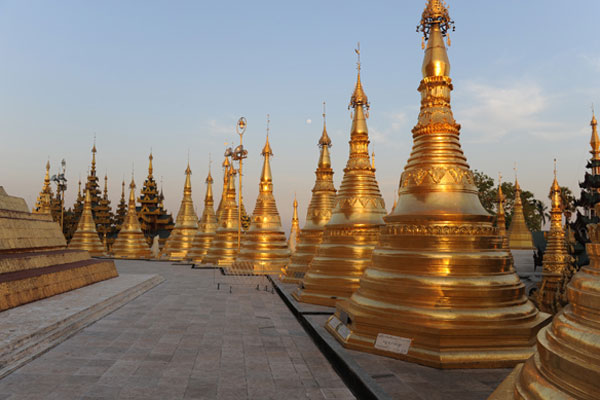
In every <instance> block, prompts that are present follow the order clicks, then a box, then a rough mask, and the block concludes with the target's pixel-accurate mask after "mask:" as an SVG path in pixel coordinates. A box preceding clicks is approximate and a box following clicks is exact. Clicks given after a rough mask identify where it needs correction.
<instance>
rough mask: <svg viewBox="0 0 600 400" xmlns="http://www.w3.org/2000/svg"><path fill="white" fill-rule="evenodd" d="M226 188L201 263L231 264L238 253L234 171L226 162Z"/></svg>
mask: <svg viewBox="0 0 600 400" xmlns="http://www.w3.org/2000/svg"><path fill="white" fill-rule="evenodd" d="M225 173H226V174H227V175H228V177H227V179H226V180H227V190H226V191H225V194H224V199H223V211H222V212H221V217H220V218H219V224H218V226H217V230H216V232H215V237H214V238H213V240H212V243H211V245H210V249H209V250H208V252H207V253H206V255H205V256H204V258H203V259H202V264H215V265H231V264H232V263H233V261H235V257H236V256H237V254H238V243H237V241H238V207H237V204H236V201H235V200H236V195H235V171H234V170H233V167H232V166H231V165H230V164H229V163H228V165H227V167H226V172H225Z"/></svg>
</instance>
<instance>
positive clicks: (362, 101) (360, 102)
mask: <svg viewBox="0 0 600 400" xmlns="http://www.w3.org/2000/svg"><path fill="white" fill-rule="evenodd" d="M354 51H355V52H356V54H357V56H358V61H357V63H356V65H357V69H358V74H357V77H356V86H355V87H354V93H352V97H350V104H349V105H348V109H350V108H351V107H352V108H356V107H366V109H367V115H366V117H367V118H368V117H369V116H368V110H369V100H368V99H367V95H366V94H365V92H364V91H363V88H362V83H361V81H360V69H361V62H360V42H359V43H358V46H357V48H356V49H354Z"/></svg>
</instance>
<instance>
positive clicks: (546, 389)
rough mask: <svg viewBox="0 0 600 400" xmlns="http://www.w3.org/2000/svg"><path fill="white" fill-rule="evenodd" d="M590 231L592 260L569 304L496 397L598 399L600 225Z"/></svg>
mask: <svg viewBox="0 0 600 400" xmlns="http://www.w3.org/2000/svg"><path fill="white" fill-rule="evenodd" d="M597 211H598V210H597ZM588 236H589V238H590V240H591V243H588V244H586V249H587V253H588V255H589V257H590V264H589V265H587V266H583V267H581V270H580V271H579V272H577V273H576V274H575V275H574V276H573V278H572V279H571V282H570V283H569V285H568V286H567V297H568V299H569V304H568V305H567V306H566V307H565V308H563V309H562V310H561V311H560V312H559V313H558V314H557V315H556V316H555V317H554V319H553V321H552V324H551V325H549V326H547V327H545V328H544V329H542V330H541V331H540V332H539V333H538V335H537V351H536V352H535V354H534V355H533V356H532V357H531V358H530V359H529V360H527V362H526V363H525V364H520V365H518V366H517V367H516V368H515V369H514V371H513V372H512V373H511V374H510V375H509V376H508V377H507V378H506V380H505V381H504V382H502V384H500V386H499V387H498V388H497V389H496V391H495V392H494V393H493V394H492V396H491V397H490V399H540V400H541V399H587V400H592V399H598V397H599V395H600V225H597V224H593V225H588Z"/></svg>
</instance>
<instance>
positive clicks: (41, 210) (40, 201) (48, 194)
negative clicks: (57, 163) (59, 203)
mask: <svg viewBox="0 0 600 400" xmlns="http://www.w3.org/2000/svg"><path fill="white" fill-rule="evenodd" d="M51 200H52V188H51V187H50V161H48V162H47V163H46V175H45V176H44V184H43V186H42V190H41V191H40V194H39V195H38V198H37V201H36V202H35V207H34V208H33V211H32V212H33V213H34V214H50V212H51V204H50V202H51Z"/></svg>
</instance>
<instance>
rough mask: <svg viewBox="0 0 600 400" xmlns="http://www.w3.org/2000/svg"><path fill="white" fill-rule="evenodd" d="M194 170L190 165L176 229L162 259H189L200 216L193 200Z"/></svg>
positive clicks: (166, 244) (187, 169) (187, 170)
mask: <svg viewBox="0 0 600 400" xmlns="http://www.w3.org/2000/svg"><path fill="white" fill-rule="evenodd" d="M191 175H192V170H191V169H190V164H189V162H188V166H187V168H186V169H185V184H184V186H183V199H181V205H180V206H179V212H178V213H177V219H176V220H175V227H174V228H173V230H172V231H171V234H170V235H169V237H168V239H167V242H166V243H165V247H163V249H162V251H161V255H160V257H161V258H163V259H169V260H172V261H180V260H183V259H184V258H187V253H188V251H189V250H190V249H191V248H192V246H193V244H192V243H193V241H194V237H195V236H196V232H197V231H198V216H197V215H196V211H194V202H193V200H192V181H191Z"/></svg>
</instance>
